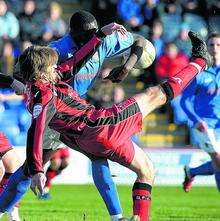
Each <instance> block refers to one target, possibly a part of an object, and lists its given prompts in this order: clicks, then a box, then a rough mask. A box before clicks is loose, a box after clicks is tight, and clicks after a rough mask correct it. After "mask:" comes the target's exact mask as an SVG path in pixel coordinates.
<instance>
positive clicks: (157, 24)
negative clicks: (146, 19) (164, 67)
mask: <svg viewBox="0 0 220 221" xmlns="http://www.w3.org/2000/svg"><path fill="white" fill-rule="evenodd" d="M162 34H163V25H162V23H161V21H160V20H155V21H154V22H153V27H152V33H151V42H152V43H153V45H154V47H155V50H156V58H158V57H160V56H161V54H162V53H163V51H164V41H163V39H162Z"/></svg>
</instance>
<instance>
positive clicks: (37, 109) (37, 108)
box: [33, 104, 43, 119]
mask: <svg viewBox="0 0 220 221" xmlns="http://www.w3.org/2000/svg"><path fill="white" fill-rule="evenodd" d="M42 109H43V108H42V105H41V104H35V105H34V108H33V118H34V119H35V118H37V117H38V116H39V115H40V113H41V112H42Z"/></svg>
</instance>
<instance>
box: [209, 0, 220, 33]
mask: <svg viewBox="0 0 220 221" xmlns="http://www.w3.org/2000/svg"><path fill="white" fill-rule="evenodd" d="M207 9H208V23H209V30H210V31H211V32H218V33H219V32H220V1H216V0H209V1H207Z"/></svg>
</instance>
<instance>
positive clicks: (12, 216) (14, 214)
mask: <svg viewBox="0 0 220 221" xmlns="http://www.w3.org/2000/svg"><path fill="white" fill-rule="evenodd" d="M8 221H20V217H19V213H18V207H17V206H14V208H13V209H12V211H11V212H9V213H8Z"/></svg>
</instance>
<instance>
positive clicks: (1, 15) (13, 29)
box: [0, 0, 19, 39]
mask: <svg viewBox="0 0 220 221" xmlns="http://www.w3.org/2000/svg"><path fill="white" fill-rule="evenodd" d="M0 27H1V28H0V38H1V39H15V38H16V37H17V36H18V33H19V23H18V20H17V18H16V17H15V15H14V14H13V13H12V12H10V11H8V8H7V4H6V2H5V1H4V0H0Z"/></svg>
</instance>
